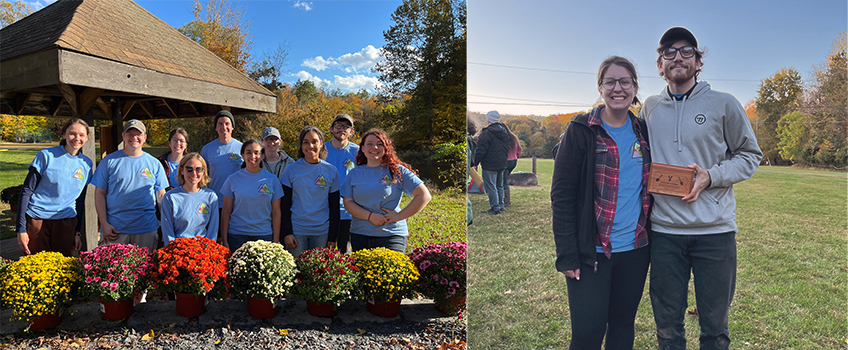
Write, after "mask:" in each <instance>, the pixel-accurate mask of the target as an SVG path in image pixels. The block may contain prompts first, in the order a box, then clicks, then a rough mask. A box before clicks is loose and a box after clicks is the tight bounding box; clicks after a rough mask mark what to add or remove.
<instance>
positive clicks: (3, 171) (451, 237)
mask: <svg viewBox="0 0 848 350" xmlns="http://www.w3.org/2000/svg"><path fill="white" fill-rule="evenodd" d="M56 144H58V143H53V144H49V145H47V144H45V145H42V146H45V147H49V146H54V145H56ZM0 148H2V146H0ZM99 150H100V148H99V146H98V147H97V150H96V154H98V155H99V154H100V151H99ZM144 150H145V151H146V152H148V153H150V154H151V155H154V156H158V155H160V154H162V153H164V152H165V151H166V150H167V148H165V147H145V148H144ZM36 153H38V150H34V149H32V150H29V149H27V150H22V149H10V150H8V151H2V152H0V157H2V159H3V160H2V161H0V189H3V188H6V187H9V186H15V185H20V184H21V183H23V182H24V179H25V178H26V175H27V167H29V164H30V163H32V160H33V158H35V154H36ZM98 161H99V159H98ZM431 191H433V192H432V193H431V194H432V197H433V199H432V200H431V201H430V204H428V205H427V207H425V208H424V210H422V211H421V212H420V213H418V214H416V215H414V216H413V217H411V218H409V219H407V224H408V225H409V232H410V236H409V243H408V245H407V249H408V251H409V252H411V251H412V249H415V248H417V247H420V246H423V245H425V244H433V243H445V242H452V241H464V240H465V195H464V194H463V193H456V192H455V191H441V192H440V191H437V190H435V189H431ZM410 199H411V197H409V196H404V200H403V202H402V203H403V204H402V205H406V203H408V202H409V200H410ZM8 209H9V205H8V204H5V203H2V204H0V210H4V211H5V210H8ZM13 220H14V219H13V218H12V216H11V215H2V217H0V239H6V238H12V237H15V232H14V230H15V224H14V221H13Z"/></svg>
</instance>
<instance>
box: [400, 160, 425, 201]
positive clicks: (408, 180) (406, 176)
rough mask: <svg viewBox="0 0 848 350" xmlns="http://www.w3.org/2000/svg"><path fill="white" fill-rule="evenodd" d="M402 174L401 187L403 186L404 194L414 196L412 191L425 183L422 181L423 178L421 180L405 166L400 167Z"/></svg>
mask: <svg viewBox="0 0 848 350" xmlns="http://www.w3.org/2000/svg"><path fill="white" fill-rule="evenodd" d="M400 174H401V185H402V186H403V187H402V189H403V193H406V194H408V195H412V191H414V190H415V188H416V187H418V185H421V184H423V183H424V181H421V178H419V177H418V175H415V173H413V172H412V171H411V170H409V169H407V168H406V167H404V166H401V167H400Z"/></svg>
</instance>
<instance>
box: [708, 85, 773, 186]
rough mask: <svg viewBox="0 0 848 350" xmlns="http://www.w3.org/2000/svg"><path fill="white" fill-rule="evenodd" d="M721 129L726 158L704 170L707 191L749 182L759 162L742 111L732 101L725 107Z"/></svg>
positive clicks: (759, 157)
mask: <svg viewBox="0 0 848 350" xmlns="http://www.w3.org/2000/svg"><path fill="white" fill-rule="evenodd" d="M723 128H724V142H725V144H727V149H728V151H729V152H730V158H729V159H726V160H723V161H720V162H718V164H716V165H714V166H712V167H711V168H709V169H707V171H708V172H709V173H710V181H711V183H710V185H709V187H710V188H713V187H729V186H732V185H733V184H735V183H737V182H741V181H744V180H747V179H749V178H750V177H751V176H753V175H754V172H755V171H757V167H759V165H760V160H761V159H762V158H763V152H762V151H761V150H760V147H759V146H758V145H757V138H756V136H754V130H753V129H752V128H751V122H750V121H749V120H748V116H747V115H746V114H745V109H744V108H743V107H742V105H741V104H739V101H737V100H736V99H735V98H734V99H733V101H728V103H727V104H726V106H725V117H724V125H723Z"/></svg>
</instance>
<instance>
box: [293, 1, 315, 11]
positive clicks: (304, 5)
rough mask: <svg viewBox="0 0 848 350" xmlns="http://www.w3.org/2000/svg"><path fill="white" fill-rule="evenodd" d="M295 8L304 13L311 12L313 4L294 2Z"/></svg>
mask: <svg viewBox="0 0 848 350" xmlns="http://www.w3.org/2000/svg"><path fill="white" fill-rule="evenodd" d="M294 8H301V9H303V10H304V11H311V10H312V3H311V2H300V1H295V2H294Z"/></svg>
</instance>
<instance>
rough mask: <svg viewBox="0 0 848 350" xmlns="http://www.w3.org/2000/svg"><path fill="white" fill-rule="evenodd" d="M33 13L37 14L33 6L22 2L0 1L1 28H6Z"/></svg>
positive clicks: (18, 0) (16, 0)
mask: <svg viewBox="0 0 848 350" xmlns="http://www.w3.org/2000/svg"><path fill="white" fill-rule="evenodd" d="M33 12H35V9H33V8H32V6H30V5H29V4H26V3H24V2H22V1H20V0H15V2H9V1H7V0H0V28H5V27H6V26H7V25H10V24H12V23H15V22H17V21H18V20H19V19H21V18H24V17H26V16H29V15H30V14H31V13H33Z"/></svg>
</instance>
